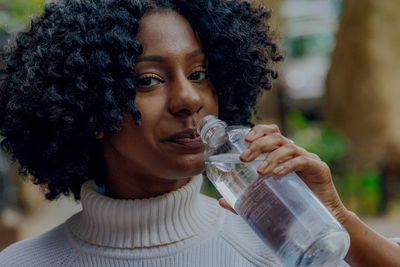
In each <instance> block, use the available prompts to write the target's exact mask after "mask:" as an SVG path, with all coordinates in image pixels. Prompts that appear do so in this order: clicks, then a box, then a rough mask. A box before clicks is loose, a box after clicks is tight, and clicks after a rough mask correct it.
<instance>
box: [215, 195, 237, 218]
mask: <svg viewBox="0 0 400 267" xmlns="http://www.w3.org/2000/svg"><path fill="white" fill-rule="evenodd" d="M218 203H219V205H221V207H223V208H224V209H227V210H229V211H231V212H233V213H235V214H237V213H236V211H235V210H234V209H233V208H232V207H231V205H229V204H228V202H226V200H225V199H223V198H220V199H219V200H218Z"/></svg>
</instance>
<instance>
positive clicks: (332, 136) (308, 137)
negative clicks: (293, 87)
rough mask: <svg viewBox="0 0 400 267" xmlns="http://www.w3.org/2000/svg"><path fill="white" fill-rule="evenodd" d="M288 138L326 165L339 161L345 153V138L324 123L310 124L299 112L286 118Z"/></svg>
mask: <svg viewBox="0 0 400 267" xmlns="http://www.w3.org/2000/svg"><path fill="white" fill-rule="evenodd" d="M287 123H288V129H289V132H290V137H291V138H292V139H293V140H295V141H296V144H298V145H299V146H301V147H303V148H305V149H306V150H308V151H310V152H313V153H315V154H317V155H318V156H319V157H320V158H321V159H322V160H323V161H325V162H326V163H328V164H331V163H336V162H338V161H340V160H341V159H342V158H343V157H344V155H345V153H346V147H347V144H346V140H345V138H344V137H343V136H342V135H340V134H338V133H337V132H335V131H334V130H332V129H331V128H329V127H328V126H326V125H325V124H324V123H321V122H318V123H311V122H310V121H308V120H307V119H306V117H305V116H304V115H303V114H302V113H301V112H300V111H291V112H289V114H288V116H287Z"/></svg>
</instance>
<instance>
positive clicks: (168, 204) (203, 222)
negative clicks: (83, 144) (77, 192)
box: [67, 176, 221, 248]
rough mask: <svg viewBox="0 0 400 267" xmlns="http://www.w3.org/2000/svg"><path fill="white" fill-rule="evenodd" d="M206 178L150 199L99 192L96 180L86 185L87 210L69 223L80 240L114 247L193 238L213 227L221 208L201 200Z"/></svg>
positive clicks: (156, 244) (83, 196) (85, 199)
mask: <svg viewBox="0 0 400 267" xmlns="http://www.w3.org/2000/svg"><path fill="white" fill-rule="evenodd" d="M202 181H203V177H202V176H196V177H194V178H193V179H191V181H190V182H189V183H188V184H186V185H185V186H183V187H182V188H180V189H178V190H176V191H173V192H170V193H167V194H164V195H160V196H157V197H154V198H148V199H135V200H118V199H112V198H109V197H106V196H104V195H101V194H99V193H98V192H97V191H96V185H95V183H94V182H93V181H88V182H86V183H84V184H83V185H82V189H81V202H82V207H83V210H82V211H81V212H80V213H78V214H76V215H75V216H73V217H72V218H71V219H69V221H68V222H67V224H69V229H70V230H71V232H72V233H73V234H74V235H75V236H76V237H78V238H79V239H81V240H83V241H85V242H88V243H90V244H93V245H98V246H106V247H113V248H143V247H154V246H161V245H166V244H170V243H175V242H178V241H182V240H185V239H188V238H191V237H193V236H195V235H197V234H199V233H201V232H202V231H204V230H206V229H209V228H211V227H213V225H214V224H215V222H216V219H217V217H220V213H221V212H220V210H219V207H218V205H215V203H214V204H213V205H210V204H209V203H210V202H207V201H201V198H204V196H202V195H201V194H200V189H201V185H202Z"/></svg>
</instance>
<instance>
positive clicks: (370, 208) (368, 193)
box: [335, 169, 382, 215]
mask: <svg viewBox="0 0 400 267" xmlns="http://www.w3.org/2000/svg"><path fill="white" fill-rule="evenodd" d="M335 185H336V187H337V189H338V192H339V194H340V196H341V198H342V200H343V202H344V203H345V205H346V206H347V207H348V208H349V209H350V210H354V211H357V213H358V214H360V215H370V214H375V213H377V212H378V211H379V204H380V203H381V201H382V194H381V184H380V175H379V172H378V171H377V170H376V169H370V170H365V171H355V170H349V171H347V172H345V173H344V174H343V175H342V177H340V179H335Z"/></svg>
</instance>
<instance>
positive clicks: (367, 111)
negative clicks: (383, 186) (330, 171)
mask: <svg viewBox="0 0 400 267" xmlns="http://www.w3.org/2000/svg"><path fill="white" fill-rule="evenodd" d="M343 3H344V10H343V14H342V18H341V25H340V28H339V31H338V34H337V45H336V49H335V52H334V55H333V61H332V65H331V69H330V71H329V73H328V77H327V91H326V103H325V116H326V118H327V120H328V121H329V122H330V123H331V124H332V125H333V126H334V127H336V128H337V129H339V130H340V131H342V132H343V133H344V134H345V135H346V136H347V137H348V139H349V157H348V163H349V164H351V165H352V166H353V167H354V166H355V167H356V168H362V169H364V168H367V167H373V166H383V165H390V166H400V103H399V101H400V90H399V86H400V46H399V44H400V16H399V15H398V12H399V11H400V1H392V0H382V1H375V0H364V1H355V0H346V1H343Z"/></svg>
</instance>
